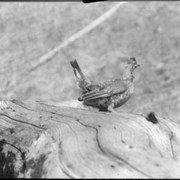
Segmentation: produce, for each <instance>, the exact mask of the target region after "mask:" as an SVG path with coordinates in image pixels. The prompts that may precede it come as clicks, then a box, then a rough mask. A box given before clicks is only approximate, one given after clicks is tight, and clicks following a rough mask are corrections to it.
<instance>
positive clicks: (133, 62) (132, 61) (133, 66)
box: [127, 57, 140, 70]
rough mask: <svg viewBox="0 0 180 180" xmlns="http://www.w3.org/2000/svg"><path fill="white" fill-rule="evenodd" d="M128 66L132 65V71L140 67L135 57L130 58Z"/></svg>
mask: <svg viewBox="0 0 180 180" xmlns="http://www.w3.org/2000/svg"><path fill="white" fill-rule="evenodd" d="M127 64H130V65H131V67H132V70H134V69H136V68H137V67H140V65H139V64H137V61H136V59H135V58H134V57H131V58H129V59H128V62H127Z"/></svg>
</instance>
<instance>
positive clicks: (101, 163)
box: [0, 100, 180, 178]
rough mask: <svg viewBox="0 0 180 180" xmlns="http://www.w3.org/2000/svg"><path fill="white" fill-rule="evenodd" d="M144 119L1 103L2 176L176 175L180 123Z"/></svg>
mask: <svg viewBox="0 0 180 180" xmlns="http://www.w3.org/2000/svg"><path fill="white" fill-rule="evenodd" d="M148 120H149V121H148ZM148 120H147V119H146V118H145V117H143V116H141V115H135V114H128V113H127V114H125V113H105V112H95V111H93V110H92V111H90V110H86V109H82V108H77V107H76V108H74V107H67V106H62V105H61V106H54V105H47V104H44V103H39V102H20V101H16V100H13V101H1V102H0V177H1V178H2V177H8V178H9V177H22V178H23V177H25V178H178V177H180V161H179V158H180V126H179V125H178V124H176V123H175V122H172V121H170V120H167V119H163V118H157V119H155V120H154V121H153V118H152V119H151V118H150V119H148Z"/></svg>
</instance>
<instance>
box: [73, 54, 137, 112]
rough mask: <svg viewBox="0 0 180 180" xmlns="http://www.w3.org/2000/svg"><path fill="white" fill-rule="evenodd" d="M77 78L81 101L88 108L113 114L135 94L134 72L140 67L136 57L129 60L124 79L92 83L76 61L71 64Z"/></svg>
mask: <svg viewBox="0 0 180 180" xmlns="http://www.w3.org/2000/svg"><path fill="white" fill-rule="evenodd" d="M70 64H71V66H72V67H73V71H74V74H75V76H76V78H77V81H78V85H79V88H80V90H81V97H79V98H78V100H79V101H83V103H84V104H85V105H87V106H92V107H96V108H99V110H100V111H109V112H113V111H114V108H117V107H119V106H121V105H123V104H124V103H125V102H127V100H128V99H129V98H130V96H131V95H132V94H133V92H134V86H133V79H134V76H133V71H134V69H136V68H137V67H139V66H140V65H138V64H137V61H136V59H135V58H134V57H131V58H129V59H127V65H128V67H127V69H126V71H125V73H124V75H123V77H122V78H117V79H112V80H108V81H104V82H102V83H97V84H95V83H92V82H90V81H89V80H88V79H87V78H86V77H85V75H84V74H83V73H82V70H81V68H80V67H79V65H78V63H77V61H76V60H74V61H71V62H70Z"/></svg>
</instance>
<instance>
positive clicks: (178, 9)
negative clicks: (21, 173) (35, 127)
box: [0, 1, 180, 122]
mask: <svg viewBox="0 0 180 180" xmlns="http://www.w3.org/2000/svg"><path fill="white" fill-rule="evenodd" d="M116 3H117V2H98V3H90V4H83V3H81V2H74V3H73V2H60V3H57V2H56V3H55V2H51V3H50V2H48V3H45V2H40V3H35V2H31V3H17V2H16V3H2V2H1V3H0V42H1V44H0V67H1V68H0V85H1V86H0V99H12V98H18V99H22V100H28V99H29V100H30V99H32V100H43V101H55V102H61V101H64V100H69V99H76V98H77V97H78V92H77V89H76V83H75V78H74V75H73V72H72V69H71V67H70V65H69V61H70V60H72V59H75V58H76V59H77V60H78V62H79V63H80V65H81V66H82V68H83V69H84V72H85V74H86V75H88V76H89V77H91V78H92V79H96V80H97V81H98V80H102V79H108V78H110V77H112V76H116V77H118V76H119V75H120V74H121V72H120V69H121V68H120V66H121V57H122V56H124V55H127V56H135V57H136V59H137V61H138V62H139V64H141V68H140V69H137V71H136V73H135V77H136V78H135V93H134V96H133V97H132V98H131V99H130V100H129V101H128V102H127V103H126V104H125V105H124V106H122V107H120V108H119V109H118V111H126V112H134V113H140V114H143V113H147V112H149V111H154V112H156V113H157V114H158V115H160V116H163V117H168V118H170V119H174V120H177V121H179V122H180V111H179V109H180V2H167V1H166V2H128V3H127V4H126V5H124V6H123V7H122V8H121V7H120V8H119V9H118V11H117V12H116V13H115V14H113V15H112V17H111V18H109V19H107V20H106V21H105V22H104V23H102V24H100V25H99V26H98V27H97V28H95V29H94V30H93V31H91V32H90V33H88V34H86V35H84V36H83V37H81V38H80V39H78V40H76V41H75V42H74V43H72V44H71V45H69V46H67V47H66V48H64V49H63V50H61V51H60V52H59V53H58V55H56V56H54V57H53V58H52V59H51V60H50V61H49V62H48V63H46V64H44V65H43V66H40V67H38V68H37V69H35V70H34V71H32V72H29V71H28V70H29V68H30V67H31V65H32V64H33V63H34V62H36V61H37V60H38V59H39V58H40V57H41V56H43V55H44V54H46V53H47V52H48V51H50V50H51V49H52V48H54V47H56V46H58V45H59V44H61V43H62V42H64V41H66V40H67V39H68V38H69V37H70V36H72V35H73V34H74V33H76V32H78V31H79V30H81V29H82V28H83V27H85V26H86V25H88V24H89V23H90V22H92V21H93V20H95V19H96V18H97V17H99V16H100V15H101V14H103V13H104V12H106V11H107V10H108V9H109V8H111V7H113V6H114V5H115V4H116ZM25 75H26V76H25ZM21 79H23V80H22V81H20V80H21Z"/></svg>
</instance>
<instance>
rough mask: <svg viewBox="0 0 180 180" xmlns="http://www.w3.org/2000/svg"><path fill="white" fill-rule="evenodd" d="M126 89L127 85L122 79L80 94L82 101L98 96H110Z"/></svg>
mask: <svg viewBox="0 0 180 180" xmlns="http://www.w3.org/2000/svg"><path fill="white" fill-rule="evenodd" d="M127 89H128V86H127V84H126V83H124V82H123V81H117V82H116V81H114V82H109V84H107V83H106V84H105V86H103V85H102V86H101V87H99V88H98V89H93V90H92V91H90V92H87V93H86V94H84V95H83V96H82V98H83V100H84V101H91V100H95V99H99V98H106V97H110V96H112V95H114V94H121V93H123V92H125V91H126V90H127Z"/></svg>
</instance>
